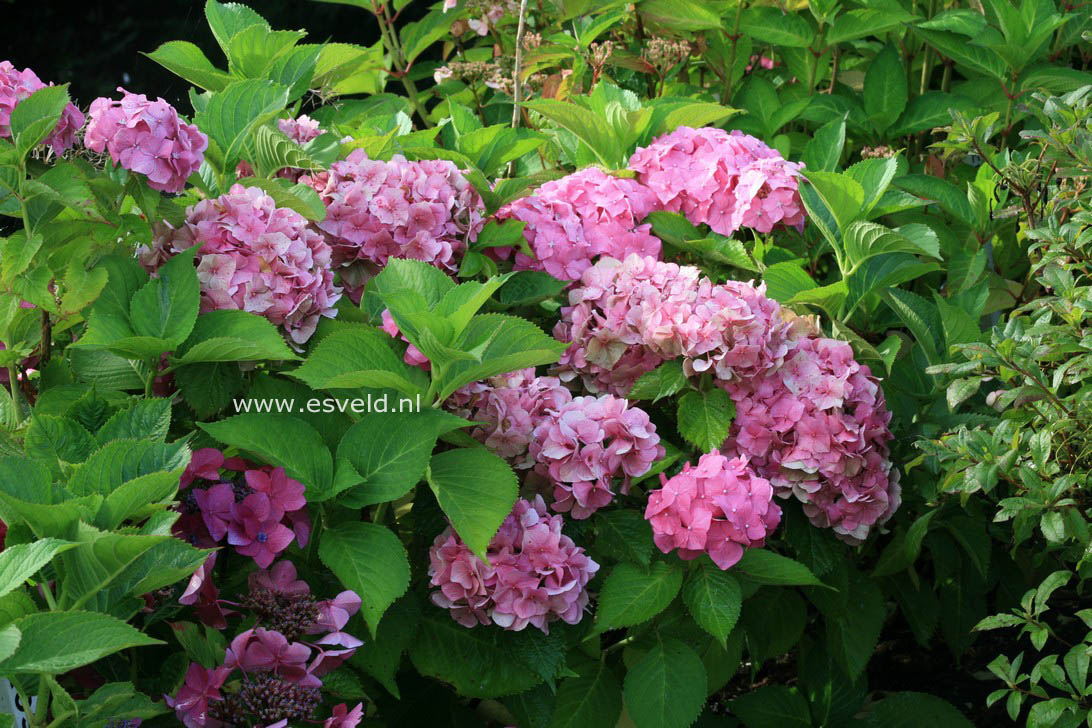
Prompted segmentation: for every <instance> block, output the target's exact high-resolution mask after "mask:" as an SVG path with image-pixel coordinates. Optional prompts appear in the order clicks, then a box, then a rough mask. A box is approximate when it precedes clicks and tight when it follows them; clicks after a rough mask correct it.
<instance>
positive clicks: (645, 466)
mask: <svg viewBox="0 0 1092 728" xmlns="http://www.w3.org/2000/svg"><path fill="white" fill-rule="evenodd" d="M529 452H530V455H531V458H532V459H534V461H535V463H536V465H535V472H536V473H538V474H539V475H541V476H543V477H545V478H547V479H548V480H549V481H550V482H551V483H552V484H553V486H554V493H553V496H554V502H553V506H552V507H553V509H554V510H555V511H558V512H561V513H570V514H571V515H572V517H573V518H576V519H584V518H587V517H588V516H590V515H591V514H592V513H594V512H595V511H597V510H598V509H600V508H602V507H603V506H605V505H607V504H609V503H610V502H611V501H612V500H613V499H614V491H612V490H611V481H612V480H613V479H614V478H615V477H621V478H622V492H623V493H625V492H628V490H629V481H630V478H635V477H638V476H641V475H644V474H645V473H647V472H648V470H649V468H651V467H652V463H653V462H655V461H656V460H658V459H659V458H661V457H663V455H664V448H663V446H662V445H660V437H659V435H657V434H656V426H655V425H653V424H652V422H651V421H650V420H649V418H648V414H646V413H645V411H644V410H642V409H640V408H637V407H632V406H630V404H629V402H627V401H626V400H624V399H621V398H619V397H614V396H611V395H609V394H604V395H601V396H599V397H576V398H574V399H572V400H571V401H568V402H565V403H563V404H562V405H561V406H560V407H557V408H556V409H551V410H548V411H547V413H546V416H545V417H543V418H542V419H541V420H540V421H539V423H538V425H536V426H535V429H534V431H533V433H532V439H531V442H530V448H529Z"/></svg>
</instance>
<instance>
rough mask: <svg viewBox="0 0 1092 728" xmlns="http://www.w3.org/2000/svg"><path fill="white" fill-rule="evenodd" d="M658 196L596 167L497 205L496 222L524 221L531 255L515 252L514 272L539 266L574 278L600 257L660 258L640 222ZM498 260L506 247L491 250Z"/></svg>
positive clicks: (654, 240) (648, 231) (657, 247)
mask: <svg viewBox="0 0 1092 728" xmlns="http://www.w3.org/2000/svg"><path fill="white" fill-rule="evenodd" d="M655 206H656V197H655V195H653V194H652V192H651V191H650V190H649V189H648V188H646V187H645V186H644V185H642V184H640V183H639V182H637V181H636V180H632V179H624V178H620V177H613V176H611V175H608V174H606V173H605V172H603V171H602V170H601V169H599V168H598V167H588V168H586V169H582V170H580V171H579V172H575V173H573V174H570V175H568V176H567V177H562V178H561V179H558V180H554V181H552V182H547V183H546V184H544V185H542V186H541V187H539V188H538V190H537V191H536V192H535V194H534V195H531V196H530V197H524V198H522V199H520V200H516V201H515V202H512V203H510V204H508V205H506V206H504V207H502V208H501V209H500V211H499V212H497V218H498V219H500V220H504V219H508V218H515V219H517V220H522V221H523V222H525V223H527V226H526V227H525V228H524V230H523V235H524V237H525V238H526V239H527V242H528V244H529V245H530V248H531V251H532V252H533V253H534V257H533V258H532V257H529V256H527V255H525V254H524V253H522V252H517V253H516V260H515V266H514V269H515V270H543V271H546V272H547V273H549V274H550V275H552V276H553V277H554V278H557V279H559V280H563V281H575V280H578V279H579V278H580V276H581V275H582V274H583V273H584V271H585V270H587V269H588V268H589V267H590V266H591V265H592V263H593V262H594V261H595V260H596V259H597V258H599V257H600V256H610V257H612V258H617V259H619V260H622V259H623V258H625V257H626V256H627V255H629V254H630V253H637V254H638V255H642V256H651V257H653V258H659V257H660V241H659V239H658V238H656V237H655V236H653V235H652V232H651V230H652V226H651V225H648V224H645V225H642V224H640V222H641V220H643V219H644V218H645V217H647V216H648V213H649V212H651V211H652V210H653V209H654V208H655ZM492 252H494V253H495V254H496V255H498V256H499V257H501V258H505V257H507V256H508V255H509V254H510V253H511V249H509V248H494V249H492Z"/></svg>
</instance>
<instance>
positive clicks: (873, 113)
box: [863, 44, 909, 136]
mask: <svg viewBox="0 0 1092 728" xmlns="http://www.w3.org/2000/svg"><path fill="white" fill-rule="evenodd" d="M863 95H864V108H865V113H866V114H868V118H869V120H870V121H871V122H872V124H873V126H875V128H876V131H877V133H878V134H880V135H881V136H882V135H883V133H884V132H885V131H886V130H887V129H888V128H889V127H890V126H891V125H892V124H894V123H895V120H896V119H898V118H899V116H900V115H901V114H902V112H903V109H905V108H906V102H907V99H908V98H909V89H908V88H907V81H906V70H905V67H904V66H903V61H902V57H901V56H900V55H899V51H898V50H897V49H896V48H895V46H893V45H891V44H888V45H886V46H884V48H883V50H881V51H880V52H879V53H878V54H876V57H875V58H874V59H872V63H871V64H869V66H868V71H866V72H865V80H864V94H863Z"/></svg>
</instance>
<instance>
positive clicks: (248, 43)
mask: <svg viewBox="0 0 1092 728" xmlns="http://www.w3.org/2000/svg"><path fill="white" fill-rule="evenodd" d="M305 35H307V33H305V32H303V31H302V30H270V28H269V26H268V25H259V24H257V23H255V24H254V25H250V26H247V27H246V28H243V29H242V30H240V31H239V32H238V33H236V34H235V35H233V36H232V37H231V42H230V43H229V44H228V48H227V53H226V55H227V57H228V68H229V69H230V70H231V72H232V74H234V75H235V76H237V77H242V78H261V77H262V76H264V75H265V71H266V69H267V68H268V67H269V66H270V65H272V62H273V60H274V59H275V58H277V56H279V55H280V54H281V53H283V52H285V51H286V50H288V49H289V48H291V47H292V46H294V45H295V44H296V43H298V42H299V41H300V40H302V39H303V37H304V36H305ZM286 85H287V84H286Z"/></svg>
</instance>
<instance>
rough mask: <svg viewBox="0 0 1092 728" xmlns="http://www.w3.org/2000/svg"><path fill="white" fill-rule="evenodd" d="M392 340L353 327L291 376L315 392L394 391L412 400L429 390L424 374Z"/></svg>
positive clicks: (331, 339) (323, 344)
mask: <svg viewBox="0 0 1092 728" xmlns="http://www.w3.org/2000/svg"><path fill="white" fill-rule="evenodd" d="M389 342H390V337H389V336H388V335H387V334H385V333H383V332H381V331H379V330H378V329H374V328H372V327H370V326H353V327H352V328H346V329H342V330H338V331H334V333H332V334H330V335H329V336H326V337H325V338H323V339H322V341H320V342H319V343H318V345H317V346H316V347H315V348H314V349H313V350H312V351H311V355H310V356H309V357H307V361H305V362H304V363H303V365H302V366H300V367H299V368H298V369H296V370H294V371H293V372H291V376H292V377H294V378H295V379H299V380H300V381H301V382H304V383H306V384H307V385H308V386H309V387H311V388H312V389H353V388H357V387H367V388H369V389H387V388H389V389H394V390H397V391H399V392H401V393H402V394H405V395H408V396H410V397H412V396H415V395H418V394H421V392H422V391H423V390H424V389H425V388H426V386H427V379H426V377H425V376H424V373H423V372H422V371H421V370H420V369H417V368H416V367H411V366H409V365H408V364H406V363H405V362H404V361H403V360H402V357H400V356H398V354H397V353H396V352H395V351H394V349H392V348H391V347H390V343H389Z"/></svg>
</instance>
